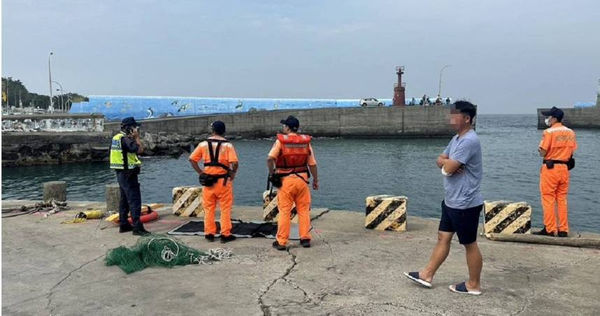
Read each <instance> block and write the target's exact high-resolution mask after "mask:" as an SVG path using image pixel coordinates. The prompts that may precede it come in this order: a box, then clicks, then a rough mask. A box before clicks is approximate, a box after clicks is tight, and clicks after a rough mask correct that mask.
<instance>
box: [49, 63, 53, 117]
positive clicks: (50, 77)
mask: <svg viewBox="0 0 600 316" xmlns="http://www.w3.org/2000/svg"><path fill="white" fill-rule="evenodd" d="M53 54H54V53H53V52H50V54H49V55H48V84H49V85H50V108H48V110H50V111H51V112H54V105H53V103H52V70H51V69H50V56H52V55H53Z"/></svg>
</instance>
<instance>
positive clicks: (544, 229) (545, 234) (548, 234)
mask: <svg viewBox="0 0 600 316" xmlns="http://www.w3.org/2000/svg"><path fill="white" fill-rule="evenodd" d="M532 234H534V235H542V236H553V237H554V234H552V233H549V232H548V231H547V230H546V226H544V228H543V229H542V230H540V231H537V232H533V233H532Z"/></svg>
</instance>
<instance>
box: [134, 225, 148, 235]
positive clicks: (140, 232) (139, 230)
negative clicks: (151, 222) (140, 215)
mask: <svg viewBox="0 0 600 316" xmlns="http://www.w3.org/2000/svg"><path fill="white" fill-rule="evenodd" d="M133 234H134V235H135V236H146V235H148V234H150V232H149V231H147V230H146V229H145V228H144V225H143V224H142V222H138V224H137V225H135V227H133Z"/></svg>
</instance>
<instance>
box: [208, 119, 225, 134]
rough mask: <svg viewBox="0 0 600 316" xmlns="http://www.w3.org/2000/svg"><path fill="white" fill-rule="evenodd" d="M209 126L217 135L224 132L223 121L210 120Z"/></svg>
mask: <svg viewBox="0 0 600 316" xmlns="http://www.w3.org/2000/svg"><path fill="white" fill-rule="evenodd" d="M210 128H211V129H212V131H213V132H215V134H217V135H223V134H225V123H223V122H222V121H214V122H212V124H210Z"/></svg>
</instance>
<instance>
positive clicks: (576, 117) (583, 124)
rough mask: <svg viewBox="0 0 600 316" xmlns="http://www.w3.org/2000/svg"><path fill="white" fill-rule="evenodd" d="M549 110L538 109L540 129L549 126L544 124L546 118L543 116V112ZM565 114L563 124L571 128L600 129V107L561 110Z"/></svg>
mask: <svg viewBox="0 0 600 316" xmlns="http://www.w3.org/2000/svg"><path fill="white" fill-rule="evenodd" d="M547 110H549V109H547V108H545V109H538V110H537V114H538V129H546V128H547V126H546V124H545V123H544V119H545V116H544V115H542V111H547ZM561 110H563V111H564V112H565V116H564V118H563V123H564V124H565V125H566V126H568V127H571V128H593V129H596V128H598V129H600V106H594V107H589V108H567V109H564V108H561Z"/></svg>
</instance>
